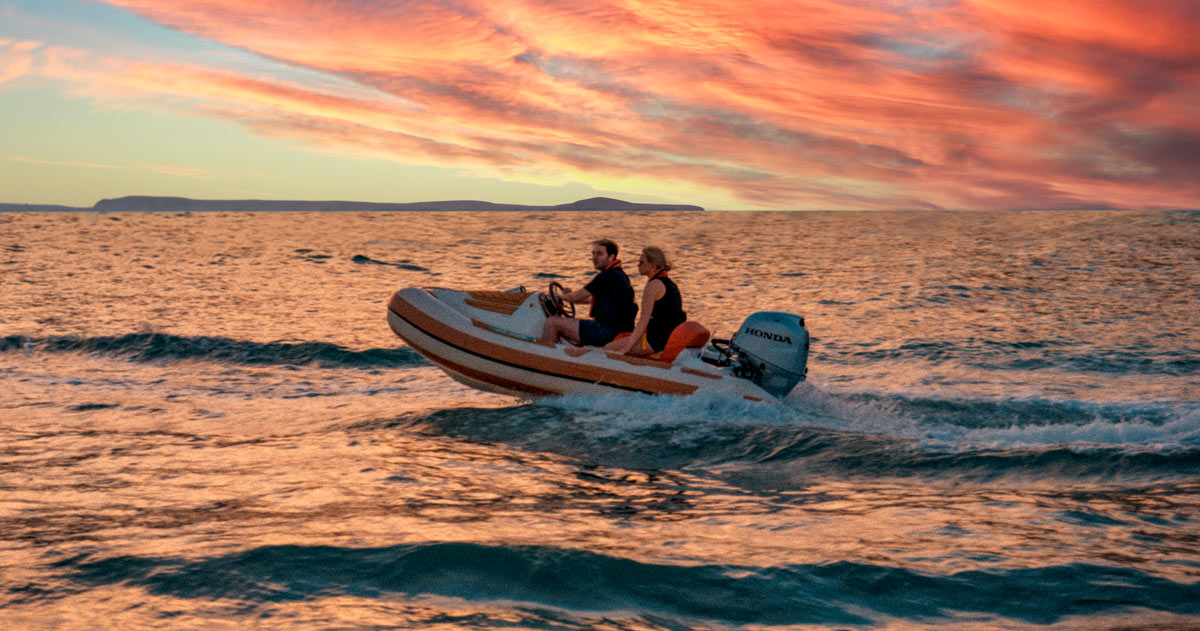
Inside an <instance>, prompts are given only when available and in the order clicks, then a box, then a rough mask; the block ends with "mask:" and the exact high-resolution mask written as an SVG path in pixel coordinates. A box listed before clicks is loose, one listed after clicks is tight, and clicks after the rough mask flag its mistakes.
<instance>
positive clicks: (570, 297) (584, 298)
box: [563, 289, 592, 304]
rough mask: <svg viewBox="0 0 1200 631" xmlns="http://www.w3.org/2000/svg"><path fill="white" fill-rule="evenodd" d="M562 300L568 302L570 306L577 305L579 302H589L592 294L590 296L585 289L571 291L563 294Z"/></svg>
mask: <svg viewBox="0 0 1200 631" xmlns="http://www.w3.org/2000/svg"><path fill="white" fill-rule="evenodd" d="M563 300H566V301H567V302H570V303H572V304H577V303H580V302H591V301H592V294H591V292H589V291H588V290H586V289H576V290H575V291H572V292H570V293H566V294H563Z"/></svg>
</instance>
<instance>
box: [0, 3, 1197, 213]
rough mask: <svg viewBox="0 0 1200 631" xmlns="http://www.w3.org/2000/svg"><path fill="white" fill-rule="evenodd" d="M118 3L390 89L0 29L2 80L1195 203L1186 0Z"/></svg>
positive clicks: (744, 196)
mask: <svg viewBox="0 0 1200 631" xmlns="http://www.w3.org/2000/svg"><path fill="white" fill-rule="evenodd" d="M109 4H113V5H116V6H120V7H124V8H126V9H129V10H131V11H135V12H137V13H138V14H140V15H143V16H145V17H146V18H148V19H151V20H154V21H157V22H159V23H162V24H164V25H167V26H170V27H172V28H175V29H179V30H181V31H184V32H188V33H192V34H195V35H199V36H202V37H206V38H209V39H212V40H215V41H219V42H223V43H225V44H228V45H231V46H236V47H239V48H242V49H245V50H249V51H253V52H255V53H258V54H261V55H264V56H266V57H270V58H272V59H275V60H278V61H282V62H285V63H288V64H293V65H295V66H299V67H303V68H307V69H312V70H316V71H319V72H322V73H327V74H328V75H333V76H337V77H340V78H341V79H343V80H348V81H350V82H354V83H357V84H358V85H361V86H365V87H369V88H371V89H372V90H374V91H376V92H375V93H376V94H378V96H374V97H372V96H364V95H363V94H348V93H338V92H337V91H336V90H331V89H328V88H326V87H320V86H314V85H307V84H304V83H299V82H296V81H285V80H282V79H279V78H274V77H269V76H247V75H236V74H233V73H231V72H229V71H217V70H215V69H208V68H201V67H180V66H164V65H158V64H155V63H152V62H146V61H143V62H133V61H129V60H116V59H105V58H101V57H99V56H94V55H93V56H88V55H84V56H82V57H81V56H80V54H79V52H78V51H65V50H52V51H51V50H41V51H22V50H16V49H15V48H16V47H15V46H14V45H12V44H5V43H4V42H0V78H3V77H6V76H8V75H9V74H11V73H27V72H30V66H29V64H31V63H33V64H36V60H34V61H30V60H31V57H30V56H31V55H36V54H38V53H40V54H41V55H42V56H43V58H44V61H43V68H44V71H45V72H48V73H53V74H56V75H58V76H62V77H65V76H71V77H72V78H73V80H76V81H79V82H80V83H82V84H87V85H89V86H91V88H90V89H91V90H93V91H94V92H95V94H97V95H104V98H138V99H144V98H157V99H163V100H165V101H166V102H168V103H171V104H173V105H174V106H176V107H181V108H186V109H189V110H191V111H195V112H198V113H202V114H205V115H210V116H221V117H227V118H232V119H235V120H239V121H242V122H244V123H245V124H247V125H248V126H250V127H251V128H252V129H255V130H257V131H259V132H260V133H264V134H272V135H283V136H290V137H297V138H301V139H303V140H305V141H306V142H310V143H313V144H314V146H319V147H323V148H326V149H329V150H344V151H350V152H367V153H370V154H371V155H380V156H385V157H391V158H393V159H398V160H403V161H408V162H421V163H428V164H439V165H453V166H459V167H464V168H470V169H472V170H476V171H482V172H486V173H491V174H494V175H497V176H499V177H506V178H515V179H532V180H550V181H567V180H577V181H603V182H605V183H606V188H613V187H624V188H626V189H627V190H630V191H636V192H647V193H649V192H653V191H654V190H656V189H655V187H656V186H657V183H661V182H664V181H666V182H670V183H671V187H672V188H673V189H675V190H678V189H679V188H680V187H690V188H691V189H693V190H695V191H696V192H697V195H698V196H701V197H706V198H713V199H725V200H729V201H730V204H731V205H737V204H745V205H748V206H756V207H779V208H803V207H854V208H890V207H915V208H934V207H942V208H962V207H972V208H990V207H1015V206H1020V207H1084V206H1129V207H1196V206H1200V183H1197V182H1196V179H1195V178H1194V176H1193V177H1188V176H1187V174H1189V173H1195V172H1197V171H1200V161H1198V159H1197V158H1196V157H1194V156H1196V155H1200V129H1197V127H1198V126H1200V110H1198V109H1197V108H1198V106H1197V105H1196V104H1197V103H1200V94H1197V92H1198V88H1197V86H1200V81H1197V79H1200V44H1198V43H1197V40H1196V38H1194V37H1193V36H1192V33H1193V32H1194V29H1195V27H1196V26H1197V25H1198V23H1200V10H1197V9H1195V8H1193V7H1194V3H1191V2H1187V1H1185V0H1166V1H1164V2H1157V3H1152V4H1151V3H1144V2H1140V1H1135V0H1097V1H1096V2H1091V3H1084V4H1080V3H1077V2H1067V1H1066V0H1038V1H1037V2H1033V0H1004V1H1001V0H963V1H962V2H960V3H910V2H905V3H899V2H884V1H881V2H868V3H847V2H839V1H836V0H805V1H802V2H801V1H797V2H778V1H777V0H770V1H768V0H753V1H749V2H742V3H729V2H724V1H719V2H718V1H713V0H691V1H682V0H679V1H673V0H624V1H622V2H615V1H614V2H590V3H575V2H562V1H560V0H518V1H505V2H483V1H481V0H459V1H456V2H424V1H408V2H380V1H376V0H326V1H322V2H316V1H314V0H264V1H263V2H256V3H245V2H240V1H235V0H184V1H180V2H171V3H163V2H157V1H155V0H109ZM17 60H19V61H17ZM8 68H13V70H8ZM364 94H369V93H364ZM97 98H101V97H99V96H98V97H97Z"/></svg>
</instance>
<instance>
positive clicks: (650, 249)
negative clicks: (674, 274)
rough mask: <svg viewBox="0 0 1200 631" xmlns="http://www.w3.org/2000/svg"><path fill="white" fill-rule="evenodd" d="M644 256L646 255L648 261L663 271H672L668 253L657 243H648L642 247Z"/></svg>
mask: <svg viewBox="0 0 1200 631" xmlns="http://www.w3.org/2000/svg"><path fill="white" fill-rule="evenodd" d="M642 256H644V257H646V262H648V263H650V264H651V265H653V266H655V267H657V268H659V269H661V270H662V271H664V272H669V271H671V263H670V262H668V261H667V255H666V254H664V253H663V251H662V248H660V247H658V246H656V245H648V246H646V247H644V248H642Z"/></svg>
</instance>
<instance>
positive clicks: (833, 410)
mask: <svg viewBox="0 0 1200 631" xmlns="http://www.w3.org/2000/svg"><path fill="white" fill-rule="evenodd" d="M556 235H578V237H573V238H563V237H561V236H556ZM598 236H611V237H613V238H615V239H617V240H618V241H619V242H620V243H622V244H623V245H625V246H627V249H628V250H630V252H628V253H626V256H625V258H626V259H627V260H631V259H632V258H635V256H636V255H635V254H634V252H635V251H636V249H637V247H638V246H640V245H641V244H643V243H651V242H652V243H656V244H658V245H661V246H662V247H664V249H666V250H667V252H668V254H671V255H673V257H674V258H675V259H676V262H677V264H678V269H677V270H676V271H675V272H673V276H674V277H675V278H676V279H677V281H678V283H679V285H680V286H681V288H682V290H683V292H684V300H685V307H686V308H687V309H688V311H689V314H690V315H691V317H693V318H695V319H698V320H700V321H701V322H704V323H705V324H706V325H708V326H709V328H711V329H715V330H716V331H718V332H719V333H725V334H728V333H729V332H731V330H732V328H733V327H735V326H736V325H737V324H738V323H739V322H740V321H741V319H742V318H743V317H745V316H746V315H748V314H749V313H750V312H752V311H756V310H784V311H792V312H797V313H802V314H804V315H806V317H807V320H808V323H809V327H810V329H811V331H812V334H813V354H812V358H811V362H810V372H809V374H810V382H809V383H808V384H805V385H802V386H801V388H799V389H798V390H797V391H796V392H794V393H792V395H790V396H789V397H788V398H787V399H786V400H785V401H782V402H780V403H770V404H764V403H753V402H748V401H744V400H731V399H728V398H723V397H720V396H717V395H710V394H702V395H696V396H693V397H687V398H670V397H649V396H635V395H630V396H612V397H582V396H571V397H562V398H556V399H551V400H538V401H518V400H515V399H510V398H506V397H501V396H495V395H489V394H484V393H479V392H475V391H472V390H468V389H465V388H463V387H461V386H459V385H458V384H456V383H454V382H452V381H451V380H449V379H448V378H447V377H445V376H444V375H443V374H442V373H441V372H440V371H438V370H437V369H436V368H434V367H433V366H432V365H430V364H429V363H428V362H426V361H425V360H423V359H422V358H420V357H419V356H418V355H416V354H415V353H413V352H412V351H410V350H409V349H407V348H406V347H404V346H403V344H402V343H401V342H400V341H399V340H397V339H396V338H394V337H393V336H392V334H391V332H390V331H389V330H388V327H387V324H386V321H385V317H384V316H385V306H384V305H385V302H386V300H387V298H388V296H389V295H390V293H391V292H392V291H393V290H395V289H396V288H399V287H403V286H408V285H437V286H447V287H470V288H481V289H483V288H500V289H502V288H508V287H512V286H515V285H519V284H524V285H526V286H529V287H541V286H542V285H543V284H545V283H546V282H548V281H549V280H554V279H558V280H560V281H561V282H563V283H564V284H566V285H568V286H578V285H579V284H580V283H581V282H583V281H584V280H585V279H586V278H587V277H588V276H589V270H590V266H589V261H588V256H587V254H588V245H587V244H588V241H590V240H591V239H592V238H595V237H598ZM1197 244H1200V214H1197V213H1184V212H1180V213H1135V212H1090V213H1085V212H1080V213H963V214H951V213H875V214H867V213H829V214H826V213H782V214H769V213H746V214H736V213H707V214H699V215H697V214H673V213H665V214H661V213H659V214H618V213H612V214H609V213H595V214H535V215H525V214H501V213H445V214H438V213H408V214H335V213H330V214H302V213H298V214H190V215H189V214H178V215H177V214H5V215H0V294H2V295H3V298H4V299H3V301H0V629H86V628H121V629H128V630H131V631H132V630H138V629H163V628H167V629H225V628H229V629H246V628H255V629H275V628H278V629H409V628H428V629H465V628H479V629H553V630H566V629H735V628H736V629H743V628H744V629H929V628H954V629H1194V628H1200V327H1198V326H1197V322H1200V317H1198V316H1200V248H1198V246H1197ZM635 285H636V286H640V285H641V280H640V279H635Z"/></svg>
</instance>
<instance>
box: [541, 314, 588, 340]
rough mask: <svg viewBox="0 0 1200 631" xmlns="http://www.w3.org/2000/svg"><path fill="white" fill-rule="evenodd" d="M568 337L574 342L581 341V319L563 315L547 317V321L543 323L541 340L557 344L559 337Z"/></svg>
mask: <svg viewBox="0 0 1200 631" xmlns="http://www.w3.org/2000/svg"><path fill="white" fill-rule="evenodd" d="M564 337H565V338H567V339H568V340H570V341H571V343H572V344H578V343H579V320H577V319H575V318H564V317H562V316H551V317H549V318H546V323H545V324H544V325H542V337H541V338H540V339H538V341H539V342H543V343H547V344H557V343H558V340H559V338H564Z"/></svg>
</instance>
